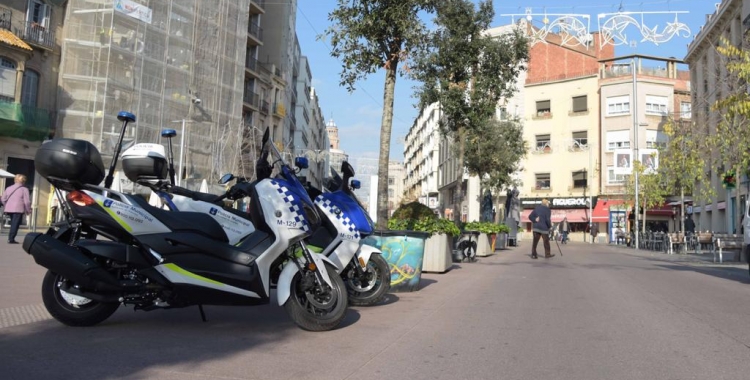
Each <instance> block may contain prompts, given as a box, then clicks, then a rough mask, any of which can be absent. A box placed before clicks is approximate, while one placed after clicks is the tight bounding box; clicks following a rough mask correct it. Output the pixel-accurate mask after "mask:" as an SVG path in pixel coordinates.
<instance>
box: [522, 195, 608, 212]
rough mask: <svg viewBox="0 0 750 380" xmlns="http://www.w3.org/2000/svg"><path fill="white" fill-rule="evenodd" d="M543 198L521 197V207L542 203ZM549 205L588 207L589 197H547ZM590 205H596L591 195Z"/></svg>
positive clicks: (555, 207)
mask: <svg viewBox="0 0 750 380" xmlns="http://www.w3.org/2000/svg"><path fill="white" fill-rule="evenodd" d="M542 199H544V198H522V199H521V207H522V208H534V207H536V206H537V205H540V204H542ZM547 199H549V206H550V208H553V209H565V208H568V209H570V208H589V197H549V198H547ZM591 202H592V206H593V205H596V197H591Z"/></svg>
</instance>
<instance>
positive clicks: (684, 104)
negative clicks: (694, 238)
mask: <svg viewBox="0 0 750 380" xmlns="http://www.w3.org/2000/svg"><path fill="white" fill-rule="evenodd" d="M682 63H683V62H682V61H680V60H677V59H673V58H659V57H648V56H639V55H635V56H627V57H616V58H612V59H607V60H602V61H601V67H600V69H601V70H600V79H599V86H600V91H599V94H600V98H599V103H600V108H601V115H600V123H601V130H602V136H601V142H602V149H601V150H600V151H599V156H598V161H599V162H600V163H601V165H600V167H599V171H600V173H602V176H601V179H600V181H601V183H600V185H601V188H602V191H601V194H600V200H601V202H600V205H598V206H599V207H598V208H601V207H603V206H604V202H608V206H609V209H610V210H614V209H617V208H618V206H619V207H620V208H622V210H623V211H627V212H629V211H628V210H626V209H627V207H624V208H623V206H624V205H625V204H626V203H627V204H632V201H631V200H630V199H629V198H630V197H631V196H629V195H626V194H625V193H626V188H625V184H626V182H627V181H628V176H629V175H632V174H631V173H632V168H633V162H634V161H639V162H641V163H642V164H644V165H647V166H649V168H648V169H647V172H646V173H644V174H643V175H651V174H649V173H648V171H649V170H656V169H657V168H658V162H659V161H658V159H659V156H658V154H659V151H658V150H659V149H660V148H662V147H664V146H665V145H666V143H667V141H668V138H667V136H666V135H665V134H664V132H663V129H664V124H665V123H667V122H668V121H669V120H670V119H673V120H676V121H679V120H681V119H689V118H690V110H691V103H690V79H689V72H688V71H687V70H681V69H679V65H680V64H682ZM633 67H635V70H636V72H635V75H633ZM633 91H635V94H634V93H633ZM636 128H637V139H636ZM636 149H637V150H638V155H639V156H640V157H636V156H635V151H636ZM652 164H653V165H652ZM672 217H673V215H672V210H671V208H669V207H656V208H653V209H648V210H646V224H647V229H651V230H663V229H665V228H666V229H669V230H670V231H671V230H673V229H674V225H673V223H672V221H671V219H672ZM594 219H595V222H599V223H601V224H600V228H599V230H600V232H607V233H608V235H609V236H610V238H613V232H614V230H616V229H617V228H621V229H623V230H629V229H630V228H632V226H630V225H622V222H620V221H611V220H610V219H609V215H607V214H606V213H599V212H598V210H597V212H596V213H595V214H594ZM639 219H640V218H639ZM677 220H678V221H679V218H678V219H677ZM607 223H608V224H607ZM605 224H606V226H605Z"/></svg>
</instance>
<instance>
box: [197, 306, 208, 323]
mask: <svg viewBox="0 0 750 380" xmlns="http://www.w3.org/2000/svg"><path fill="white" fill-rule="evenodd" d="M198 310H199V311H200V312H201V319H202V320H203V322H207V321H206V313H204V312H203V305H198Z"/></svg>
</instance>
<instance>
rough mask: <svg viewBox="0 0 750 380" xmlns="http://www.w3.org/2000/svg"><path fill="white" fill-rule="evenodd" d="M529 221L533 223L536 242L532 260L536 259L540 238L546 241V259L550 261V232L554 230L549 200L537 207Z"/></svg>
mask: <svg viewBox="0 0 750 380" xmlns="http://www.w3.org/2000/svg"><path fill="white" fill-rule="evenodd" d="M529 220H530V221H531V222H532V223H533V225H532V229H533V231H534V242H533V243H532V246H531V258H532V259H536V258H537V254H536V246H537V244H539V238H541V239H542V240H544V258H545V259H549V258H550V257H552V256H554V255H550V246H549V232H550V230H551V229H552V212H551V211H550V209H549V200H547V199H542V204H540V205H539V206H536V207H535V208H534V211H532V212H531V214H529Z"/></svg>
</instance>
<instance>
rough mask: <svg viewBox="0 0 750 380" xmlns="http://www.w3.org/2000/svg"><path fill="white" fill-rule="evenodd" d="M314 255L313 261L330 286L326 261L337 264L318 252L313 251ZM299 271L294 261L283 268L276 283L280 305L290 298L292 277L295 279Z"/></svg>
mask: <svg viewBox="0 0 750 380" xmlns="http://www.w3.org/2000/svg"><path fill="white" fill-rule="evenodd" d="M312 257H313V261H315V266H317V267H318V270H319V271H320V274H321V275H322V276H323V280H325V282H326V283H327V284H328V286H332V284H331V277H330V276H329V275H328V270H327V269H326V266H325V263H329V264H331V265H333V266H334V267H335V266H336V264H334V263H333V262H332V261H331V260H330V259H329V258H327V257H325V256H323V255H320V254H317V253H313V254H312ZM297 272H299V268H297V265H295V264H294V263H293V262H289V263H287V264H286V265H285V266H284V269H282V270H281V275H279V281H278V282H277V283H276V298H277V300H278V302H279V306H282V305H284V304H285V303H286V300H287V299H289V295H290V294H291V289H292V279H294V275H295V274H297Z"/></svg>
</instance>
